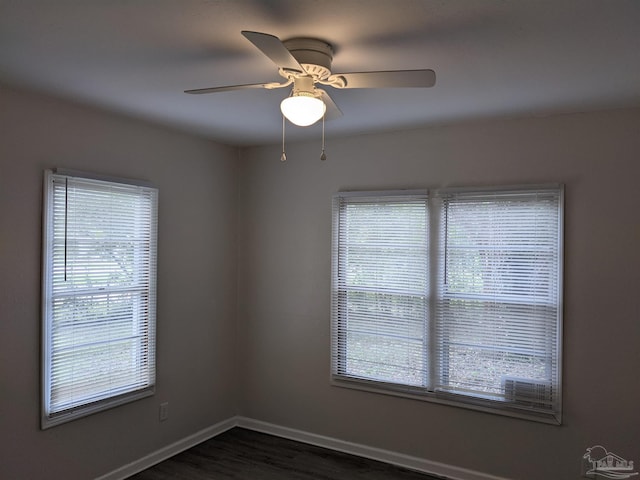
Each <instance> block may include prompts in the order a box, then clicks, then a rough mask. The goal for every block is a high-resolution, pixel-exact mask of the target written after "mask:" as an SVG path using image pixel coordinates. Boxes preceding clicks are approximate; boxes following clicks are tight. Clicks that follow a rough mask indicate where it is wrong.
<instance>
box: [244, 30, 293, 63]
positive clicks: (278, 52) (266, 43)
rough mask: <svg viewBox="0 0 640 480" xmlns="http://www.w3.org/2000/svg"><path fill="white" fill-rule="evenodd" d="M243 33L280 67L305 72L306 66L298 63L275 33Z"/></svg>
mask: <svg viewBox="0 0 640 480" xmlns="http://www.w3.org/2000/svg"><path fill="white" fill-rule="evenodd" d="M242 35H244V37H245V38H246V39H247V40H249V41H250V42H251V43H253V44H254V45H255V46H256V47H257V48H258V50H260V51H261V52H262V53H264V54H265V55H266V56H267V57H269V58H270V59H271V61H272V62H273V63H275V64H276V65H277V66H278V68H282V69H283V70H291V71H294V72H300V73H304V68H302V65H300V64H299V63H298V61H297V60H296V59H295V57H294V56H293V55H291V52H290V51H289V50H287V47H285V46H284V44H283V43H282V42H281V41H280V39H279V38H278V37H276V36H274V35H269V34H268V33H260V32H248V31H246V30H243V31H242Z"/></svg>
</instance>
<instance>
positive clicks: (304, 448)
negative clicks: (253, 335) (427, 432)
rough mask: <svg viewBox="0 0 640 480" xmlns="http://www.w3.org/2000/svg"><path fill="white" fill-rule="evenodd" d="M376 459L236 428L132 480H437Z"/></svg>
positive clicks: (130, 479)
mask: <svg viewBox="0 0 640 480" xmlns="http://www.w3.org/2000/svg"><path fill="white" fill-rule="evenodd" d="M437 478H439V477H432V476H429V475H425V474H421V473H418V472H414V471H411V470H406V469H403V468H400V467H396V466H393V465H389V464H386V463H382V462H377V461H374V460H368V459H365V458H361V457H357V456H354V455H349V454H345V453H340V452H336V451H333V450H328V449H326V448H321V447H316V446H313V445H308V444H305V443H300V442H295V441H293V440H287V439H284V438H280V437H275V436H272V435H266V434H264V433H258V432H254V431H251V430H246V429H243V428H233V429H231V430H229V431H227V432H224V433H222V434H221V435H218V436H217V437H215V438H212V439H210V440H208V441H206V442H203V443H201V444H199V445H196V446H195V447H193V448H191V449H189V450H186V451H185V452H182V453H180V454H178V455H176V456H174V457H172V458H170V459H168V460H165V461H164V462H161V463H159V464H157V465H155V466H153V467H151V468H149V469H147V470H144V471H143V472H140V473H138V474H136V475H134V476H132V477H129V480H226V479H242V480H360V479H361V480H365V479H366V480H436V479H437Z"/></svg>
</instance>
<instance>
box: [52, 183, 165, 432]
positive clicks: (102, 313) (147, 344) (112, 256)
mask: <svg viewBox="0 0 640 480" xmlns="http://www.w3.org/2000/svg"><path fill="white" fill-rule="evenodd" d="M156 231H157V190H156V189H154V188H151V187H149V186H142V185H133V184H128V183H120V182H119V183H115V182H112V181H105V180H97V179H94V178H87V177H86V176H80V175H77V174H73V173H71V172H62V171H56V172H53V171H47V172H46V173H45V185H44V227H43V242H44V245H43V248H44V255H43V356H42V358H43V388H42V392H43V402H42V403H43V408H42V410H43V411H42V427H43V428H47V427H51V426H53V425H57V424H59V423H63V422H66V421H68V420H72V419H74V418H78V417H81V416H84V415H88V414H90V413H94V412H96V411H100V410H103V409H105V408H109V407H112V406H115V405H119V404H122V403H125V402H128V401H132V400H135V399H138V398H142V397H144V396H147V395H151V394H153V387H154V383H155V304H156V292H155V290H156V236H157V233H156Z"/></svg>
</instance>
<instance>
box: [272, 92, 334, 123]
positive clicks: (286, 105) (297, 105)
mask: <svg viewBox="0 0 640 480" xmlns="http://www.w3.org/2000/svg"><path fill="white" fill-rule="evenodd" d="M280 110H281V111H282V114H283V115H284V116H285V118H286V119H287V120H289V121H290V122H291V123H293V124H294V125H298V126H299V127H308V126H309V125H313V124H314V123H316V122H317V121H318V120H320V119H321V118H322V117H323V116H324V113H325V111H326V110H327V106H326V105H325V103H324V102H323V101H322V100H321V99H319V98H318V97H316V96H315V95H313V94H311V93H308V92H295V93H294V94H293V95H292V96H290V97H287V98H285V99H284V100H283V101H282V103H281V104H280Z"/></svg>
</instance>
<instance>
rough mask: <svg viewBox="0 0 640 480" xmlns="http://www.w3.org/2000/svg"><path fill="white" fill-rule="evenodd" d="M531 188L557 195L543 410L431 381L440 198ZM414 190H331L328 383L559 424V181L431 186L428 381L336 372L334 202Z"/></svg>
mask: <svg viewBox="0 0 640 480" xmlns="http://www.w3.org/2000/svg"><path fill="white" fill-rule="evenodd" d="M535 190H552V191H555V193H556V195H557V219H558V230H557V242H558V243H557V246H558V251H557V265H556V267H557V278H556V280H557V305H556V309H557V323H556V325H555V328H556V337H555V342H556V344H555V346H554V348H555V351H554V353H556V358H555V359H554V361H555V362H556V367H557V372H556V373H555V377H554V378H556V379H557V385H554V386H553V387H554V388H555V389H554V392H553V395H554V397H553V399H554V400H555V402H554V408H553V411H548V412H547V411H545V412H542V411H540V410H539V409H536V408H529V407H528V406H525V405H523V404H517V403H516V402H512V401H509V400H507V399H496V397H495V396H494V395H487V396H485V397H483V396H481V395H478V394H474V395H464V394H461V393H455V392H449V391H443V390H436V389H435V388H434V386H435V385H436V384H437V383H438V380H439V378H438V375H440V372H439V368H440V366H439V365H438V362H439V360H438V359H437V358H436V357H437V355H438V353H439V351H438V349H439V348H440V347H439V346H438V345H437V343H436V342H437V341H438V340H437V333H436V327H437V322H438V317H437V315H436V312H435V310H436V304H437V301H438V295H439V294H440V292H439V288H440V286H439V275H440V273H439V269H440V267H441V262H442V260H441V258H439V255H440V252H441V250H442V245H440V243H441V242H442V237H441V234H442V229H443V227H442V225H440V223H441V219H440V213H441V208H442V205H441V203H440V202H442V198H443V197H444V196H446V195H448V194H452V193H464V192H477V193H479V194H491V193H494V192H498V193H499V192H509V191H514V192H527V191H535ZM415 192H416V191H415V190H411V191H358V192H338V193H336V194H334V198H333V202H334V207H333V213H332V217H333V218H332V225H333V233H332V282H331V283H332V291H331V297H332V306H331V376H330V383H331V384H332V385H334V386H339V387H347V388H354V389H358V390H364V391H368V392H373V393H381V394H390V395H396V396H402V397H407V398H413V399H418V400H426V401H430V402H434V403H439V404H444V405H451V406H456V407H463V408H468V409H472V410H478V411H483V412H488V413H495V414H500V415H505V416H510V417H516V418H522V419H526V420H533V421H538V422H542V423H549V424H554V425H560V424H561V423H562V324H563V300H562V293H563V285H562V279H563V250H564V238H563V236H564V234H563V229H564V228H563V226H564V186H563V185H562V184H544V185H517V186H498V187H479V188H471V187H464V188H446V189H435V190H432V191H430V192H429V194H428V200H427V202H428V204H427V211H428V213H427V215H428V218H429V220H428V224H429V225H428V242H429V244H428V248H429V250H430V253H429V269H428V272H427V276H428V278H427V281H428V283H429V284H430V288H429V295H428V308H427V312H426V314H425V319H424V321H425V328H426V330H427V332H428V336H429V339H428V343H427V347H426V350H427V351H426V352H425V355H426V356H427V358H428V361H429V374H428V384H427V385H426V386H425V387H414V386H408V385H404V384H397V383H392V382H384V381H379V380H375V379H367V378H358V377H353V376H350V375H348V374H345V372H344V371H342V372H341V371H339V370H338V368H337V363H338V359H337V358H336V357H337V356H338V355H340V353H339V351H338V350H337V349H336V345H335V343H336V339H337V336H336V331H337V329H338V328H339V322H340V319H339V318H338V314H337V308H338V307H336V303H337V302H339V299H338V298H337V275H338V272H339V268H340V267H339V262H338V258H337V243H338V241H339V229H340V221H341V220H340V215H341V212H340V210H339V208H338V207H337V206H336V205H337V202H338V200H339V199H341V198H348V197H353V196H366V197H376V196H379V197H384V196H387V195H394V196H397V195H401V194H403V193H405V194H407V195H411V194H413V193H415Z"/></svg>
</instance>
